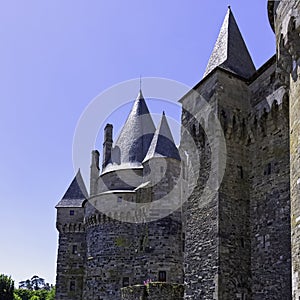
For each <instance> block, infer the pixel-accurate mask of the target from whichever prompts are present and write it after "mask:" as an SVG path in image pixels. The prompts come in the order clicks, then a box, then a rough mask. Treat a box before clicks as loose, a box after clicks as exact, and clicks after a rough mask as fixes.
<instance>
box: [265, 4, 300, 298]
mask: <svg viewBox="0 0 300 300" xmlns="http://www.w3.org/2000/svg"><path fill="white" fill-rule="evenodd" d="M268 9H269V19H270V23H271V26H272V27H273V30H274V31H275V34H276V45H277V47H276V52H277V65H278V74H279V77H280V79H281V82H282V84H283V85H284V86H285V88H286V90H287V95H286V98H287V101H289V120H290V192H291V245H292V293H293V299H294V300H296V299H297V300H298V299H299V298H300V256H299V249H300V156H299V144H300V122H299V120H300V2H299V1H269V2H268Z"/></svg>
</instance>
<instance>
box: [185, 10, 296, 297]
mask: <svg viewBox="0 0 300 300" xmlns="http://www.w3.org/2000/svg"><path fill="white" fill-rule="evenodd" d="M180 102H181V103H182V107H183V112H182V127H183V129H182V130H183V134H182V140H181V147H182V149H183V150H185V151H186V152H187V153H188V156H189V158H190V160H191V161H196V158H195V155H198V156H199V159H200V166H199V170H200V171H199V178H198V183H197V185H196V187H195V189H194V191H193V193H192V195H191V196H190V197H189V199H188V201H187V204H186V207H185V218H184V224H185V227H184V231H185V237H186V247H185V253H184V265H185V268H184V271H185V284H186V285H185V299H222V300H224V299H278V300H279V299H290V297H291V280H290V279H291V277H290V274H291V269H290V255H291V250H290V198H289V138H288V137H289V130H288V109H287V105H286V102H287V99H286V89H285V88H284V87H283V86H282V84H281V82H280V79H278V75H277V73H276V64H275V58H274V57H273V58H271V59H270V60H269V61H268V62H266V63H265V64H264V65H263V66H262V67H261V68H260V69H259V70H256V69H255V67H254V65H253V62H252V59H251V57H250V54H249V51H248V50H247V47H246V45H245V42H244V40H243V38H242V35H241V33H240V30H239V28H238V26H237V23H236V21H235V19H234V16H233V14H232V11H231V9H230V8H229V9H228V12H227V14H226V16H225V20H224V23H223V25H222V28H221V31H220V34H219V37H218V39H217V42H216V44H215V47H214V49H213V52H212V55H211V57H210V59H209V62H208V66H207V69H206V72H205V75H204V78H203V79H202V80H201V81H200V82H199V83H198V84H197V85H196V86H195V87H194V88H193V90H192V91H191V92H189V93H187V94H186V95H185V96H184V97H183V98H182V99H181V100H180ZM207 104H208V107H207ZM218 120H219V121H220V126H218ZM185 130H188V131H189V132H190V134H191V135H192V136H193V138H194V142H195V143H196V144H197V146H198V153H191V152H190V151H189V149H190V148H191V147H190V145H189V141H188V140H187V139H186V134H184V132H185ZM222 141H223V142H224V143H223V145H222ZM223 171H225V172H224V176H222V175H223V174H222V172H223ZM194 176H195V174H194ZM210 177H212V178H214V182H209V178H210ZM208 185H209V186H208Z"/></svg>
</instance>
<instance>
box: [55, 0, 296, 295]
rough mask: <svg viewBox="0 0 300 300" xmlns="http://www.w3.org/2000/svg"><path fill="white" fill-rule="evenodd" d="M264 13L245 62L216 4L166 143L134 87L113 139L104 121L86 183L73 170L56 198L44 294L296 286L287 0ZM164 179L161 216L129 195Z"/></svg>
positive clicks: (153, 189)
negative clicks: (202, 56) (176, 127)
mask: <svg viewBox="0 0 300 300" xmlns="http://www.w3.org/2000/svg"><path fill="white" fill-rule="evenodd" d="M245 5H247V4H245ZM268 13H269V20H270V23H271V26H272V28H273V30H274V33H275V35H276V54H275V55H274V56H273V57H271V58H270V59H269V60H268V61H267V62H266V63H265V64H264V65H263V66H261V67H260V68H259V69H256V68H255V66H254V64H253V62H252V59H251V56H250V53H249V51H248V50H247V46H246V44H245V42H244V39H243V37H242V34H241V32H240V30H239V28H238V25H237V23H236V21H235V18H234V16H233V13H232V11H231V8H230V7H229V8H228V11H227V13H226V16H225V19H224V22H223V25H222V27H221V30H220V34H219V36H218V39H217V42H216V44H215V47H214V49H213V52H212V54H211V57H210V59H209V62H208V65H207V68H206V71H205V74H204V77H203V78H202V80H201V81H200V82H199V83H198V84H197V85H196V86H195V87H194V88H193V89H192V90H191V91H189V92H188V93H187V94H186V95H184V96H183V97H182V98H181V99H178V100H179V102H180V103H181V105H182V116H181V123H182V131H181V142H180V146H179V147H178V148H177V147H176V145H175V143H174V140H173V137H172V134H171V130H170V128H169V125H168V122H167V118H166V116H165V114H164V113H162V116H161V121H160V123H159V124H158V126H157V128H156V127H155V125H154V123H153V121H152V117H151V115H150V113H149V110H148V108H147V104H146V101H145V99H144V97H143V94H142V91H140V92H139V94H138V96H137V98H136V100H135V102H134V104H133V107H132V109H131V112H130V113H129V116H128V118H127V120H126V122H125V124H124V126H123V128H122V130H121V132H120V134H119V136H118V138H117V139H114V136H113V125H111V124H107V125H106V127H105V130H104V141H103V150H102V163H101V166H100V162H99V160H100V154H99V152H98V151H97V150H94V151H92V159H91V173H90V190H89V193H88V192H87V190H86V188H85V185H84V182H83V179H82V177H81V174H80V171H79V172H78V173H77V175H76V176H75V178H74V180H73V181H72V183H71V185H70V186H69V188H68V189H67V191H66V193H65V195H64V196H63V198H62V200H61V201H60V202H59V203H58V204H57V206H56V208H57V229H58V231H59V249H58V259H57V290H56V299H57V300H121V299H122V300H136V299H142V300H154V299H157V300H158V299H164V300H171V299H174V300H183V299H185V300H187V299H189V300H192V299H195V300H198V299H205V300H211V299H218V300H233V299H241V300H245V299H247V300H250V299H251V300H271V299H272V300H290V299H293V300H299V299H300V252H299V251H300V227H299V226H300V203H299V197H300V155H299V153H300V152H299V143H300V138H299V137H300V79H299V76H300V36H299V34H300V1H298V0H288V1H283V0H282V1H269V2H268ZM188 137H192V139H190V138H188ZM114 140H115V141H114ZM192 144H195V145H196V147H197V151H191V149H192ZM197 161H199V162H200V163H196V162H197ZM188 178H197V179H196V184H195V185H193V186H192V187H190V186H189V187H188V189H190V190H191V194H190V195H189V196H188V199H187V201H186V202H185V203H184V204H183V205H182V207H181V208H180V209H177V210H175V211H172V210H170V207H169V204H170V203H171V202H172V201H173V200H174V201H175V200H178V199H179V200H180V201H182V202H184V201H183V198H184V197H183V195H184V194H185V189H186V184H187V182H189V180H188ZM174 190H175V191H176V193H175V194H174V193H173V194H172V197H169V198H168V197H167V198H166V199H168V201H167V202H166V203H165V205H164V206H163V207H161V209H162V210H165V211H168V210H170V213H166V214H165V215H164V216H163V217H161V218H156V219H155V220H154V219H153V215H155V213H157V214H158V215H159V213H160V212H159V211H157V212H155V211H154V212H153V211H152V212H151V214H148V211H147V210H143V209H141V210H139V211H133V210H132V209H131V207H132V206H131V205H130V204H132V203H134V204H136V203H138V204H141V207H144V206H146V204H152V203H153V204H154V203H155V202H156V201H157V200H159V199H161V198H162V197H165V196H167V195H170V194H171V191H174ZM175 198H176V199H175ZM100 202H101V203H106V205H107V206H106V207H107V209H106V213H103V212H100V211H99V210H98V209H97V205H98V204H99V203H100ZM169 202H170V203H169ZM124 203H128V207H127V206H126V205H124ZM143 205H144V206H143ZM120 207H122V209H120ZM147 279H151V280H152V282H147V283H146V284H143V282H144V281H145V280H147Z"/></svg>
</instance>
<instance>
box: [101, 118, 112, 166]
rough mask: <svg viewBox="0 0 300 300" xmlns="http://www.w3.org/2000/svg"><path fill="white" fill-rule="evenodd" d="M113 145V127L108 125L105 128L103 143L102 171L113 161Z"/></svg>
mask: <svg viewBox="0 0 300 300" xmlns="http://www.w3.org/2000/svg"><path fill="white" fill-rule="evenodd" d="M112 145H113V126H112V124H106V126H105V128H104V142H103V160H102V169H104V168H105V167H106V166H107V164H108V163H109V162H110V161H111V150H112Z"/></svg>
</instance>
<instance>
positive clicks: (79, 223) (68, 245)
mask: <svg viewBox="0 0 300 300" xmlns="http://www.w3.org/2000/svg"><path fill="white" fill-rule="evenodd" d="M83 215H84V210H83V208H72V207H66V208H58V209H57V229H58V231H59V241H58V244H59V248H58V255H57V279H56V282H57V285H56V298H55V299H57V300H82V290H83V276H84V272H85V260H86V239H85V227H84V225H83Z"/></svg>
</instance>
